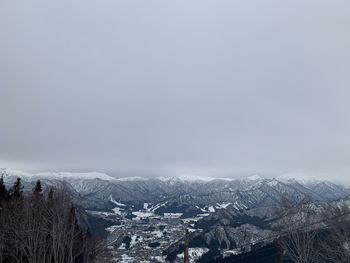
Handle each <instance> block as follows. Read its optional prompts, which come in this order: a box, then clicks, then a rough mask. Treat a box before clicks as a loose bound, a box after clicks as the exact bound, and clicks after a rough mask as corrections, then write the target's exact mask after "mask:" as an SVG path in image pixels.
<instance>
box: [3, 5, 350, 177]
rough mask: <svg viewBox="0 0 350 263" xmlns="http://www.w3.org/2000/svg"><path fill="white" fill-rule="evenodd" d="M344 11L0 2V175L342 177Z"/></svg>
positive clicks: (349, 79) (348, 141)
mask: <svg viewBox="0 0 350 263" xmlns="http://www.w3.org/2000/svg"><path fill="white" fill-rule="evenodd" d="M349 11H350V3H349V2H348V1H320V0H312V1H307V2H305V1H302V0H297V1H295V0H293V1H277V0H276V1H272V0H268V1H202V0H201V1H199V0H198V1H102V2H101V1H92V0H88V1H86V0H84V1H83V0H77V1H57V2H55V3H53V2H49V1H23V2H22V3H19V2H16V1H2V2H1V3H0V32H1V41H0V58H1V59H0V97H1V103H0V119H1V129H0V166H11V167H12V168H19V169H29V170H33V171H37V170H48V169H49V170H98V171H106V172H110V173H112V174H118V175H119V174H145V175H152V174H169V175H173V174H191V173H193V174H197V175H208V174H210V175H212V174H217V175H222V174H229V175H237V174H252V173H261V174H283V173H303V174H308V175H312V176H317V177H320V176H324V177H327V176H330V177H332V178H338V179H341V178H344V177H346V176H347V174H348V172H349V171H350V164H349V159H350V137H349V134H350V122H349V119H350V118H349V115H350V104H349V98H350V88H349V87H350V85H349V84H350V74H349V72H348V71H349V68H350V49H349V47H350V37H349V36H350V32H349V31H350V27H349V23H350V18H349V15H348V14H349Z"/></svg>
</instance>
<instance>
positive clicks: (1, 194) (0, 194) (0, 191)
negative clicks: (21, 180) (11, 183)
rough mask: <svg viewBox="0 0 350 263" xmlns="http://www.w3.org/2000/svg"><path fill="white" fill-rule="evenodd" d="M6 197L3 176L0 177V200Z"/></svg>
mask: <svg viewBox="0 0 350 263" xmlns="http://www.w3.org/2000/svg"><path fill="white" fill-rule="evenodd" d="M6 197H7V190H6V186H5V182H4V176H3V175H2V176H1V177H0V200H4V199H5V198H6Z"/></svg>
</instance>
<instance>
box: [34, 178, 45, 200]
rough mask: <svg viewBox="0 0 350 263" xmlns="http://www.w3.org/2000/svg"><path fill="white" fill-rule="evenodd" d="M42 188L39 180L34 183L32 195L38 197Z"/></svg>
mask: <svg viewBox="0 0 350 263" xmlns="http://www.w3.org/2000/svg"><path fill="white" fill-rule="evenodd" d="M42 191H43V188H42V186H41V182H40V180H38V181H36V184H35V187H34V188H33V194H34V195H35V196H39V195H41V194H42Z"/></svg>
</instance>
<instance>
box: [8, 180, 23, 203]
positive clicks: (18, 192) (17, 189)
mask: <svg viewBox="0 0 350 263" xmlns="http://www.w3.org/2000/svg"><path fill="white" fill-rule="evenodd" d="M10 193H11V197H13V198H16V199H17V198H22V194H23V185H22V182H21V178H17V180H16V182H15V183H14V184H13V187H12V189H11V191H10Z"/></svg>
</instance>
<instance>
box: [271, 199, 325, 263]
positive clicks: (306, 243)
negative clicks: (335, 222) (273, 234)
mask: <svg viewBox="0 0 350 263" xmlns="http://www.w3.org/2000/svg"><path fill="white" fill-rule="evenodd" d="M282 204H283V205H282V206H281V207H280V208H278V212H277V215H278V218H279V220H278V221H279V227H280V237H279V238H278V240H277V244H278V245H279V247H280V248H281V251H282V253H283V254H284V256H286V257H287V258H288V259H290V260H292V261H293V262H295V263H316V262H319V250H318V246H317V241H318V230H317V224H315V222H317V217H316V216H315V207H314V206H313V205H312V203H310V202H306V201H305V200H303V201H302V202H301V203H298V204H293V203H291V202H288V201H286V200H284V201H283V202H282Z"/></svg>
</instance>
